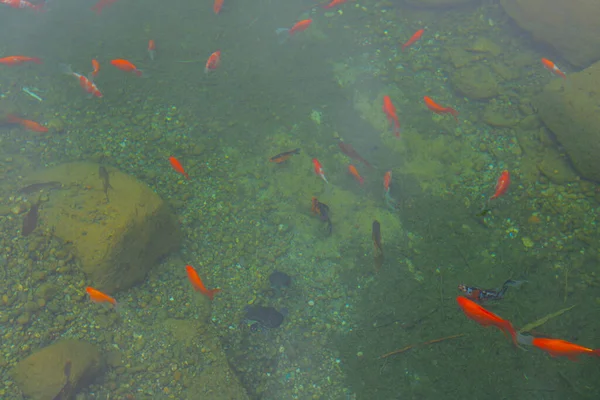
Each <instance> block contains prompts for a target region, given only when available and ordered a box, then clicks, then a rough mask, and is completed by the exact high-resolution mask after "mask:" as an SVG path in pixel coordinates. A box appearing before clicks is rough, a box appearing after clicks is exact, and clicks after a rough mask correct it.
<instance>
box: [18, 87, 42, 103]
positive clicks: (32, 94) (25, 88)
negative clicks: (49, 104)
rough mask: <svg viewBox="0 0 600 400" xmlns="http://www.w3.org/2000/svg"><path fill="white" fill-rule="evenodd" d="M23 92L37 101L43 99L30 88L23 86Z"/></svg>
mask: <svg viewBox="0 0 600 400" xmlns="http://www.w3.org/2000/svg"><path fill="white" fill-rule="evenodd" d="M21 90H23V93H27V94H28V95H30V96H31V97H33V98H34V99H36V100H37V101H39V102H42V101H44V99H42V98H41V97H40V96H38V95H37V93H34V92H33V91H32V90H31V89H29V88H28V87H23V89H21Z"/></svg>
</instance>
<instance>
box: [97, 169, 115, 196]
mask: <svg viewBox="0 0 600 400" xmlns="http://www.w3.org/2000/svg"><path fill="white" fill-rule="evenodd" d="M98 175H100V179H102V186H103V188H104V194H105V195H106V202H107V203H108V201H109V200H108V189H112V188H113V187H112V186H110V181H109V176H108V171H107V170H106V168H104V165H101V166H100V168H98Z"/></svg>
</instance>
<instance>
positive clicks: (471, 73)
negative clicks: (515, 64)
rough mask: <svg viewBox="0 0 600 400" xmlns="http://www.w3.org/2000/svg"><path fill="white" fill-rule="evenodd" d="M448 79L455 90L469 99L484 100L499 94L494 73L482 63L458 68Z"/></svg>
mask: <svg viewBox="0 0 600 400" xmlns="http://www.w3.org/2000/svg"><path fill="white" fill-rule="evenodd" d="M450 80H451V82H452V85H453V86H454V88H455V89H456V91H458V92H459V93H460V94H461V95H463V96H465V97H468V98H469V99H474V100H484V99H489V98H491V97H495V96H497V95H498V94H499V88H498V80H497V78H496V75H495V74H494V73H493V72H492V70H491V69H490V68H488V67H487V66H485V65H482V64H477V65H470V66H467V67H464V68H459V69H457V70H456V71H454V72H453V73H452V75H451V76H450Z"/></svg>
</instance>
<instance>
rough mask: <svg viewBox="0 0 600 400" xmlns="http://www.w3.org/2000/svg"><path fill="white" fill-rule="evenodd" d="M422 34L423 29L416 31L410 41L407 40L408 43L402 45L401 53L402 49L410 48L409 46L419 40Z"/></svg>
mask: <svg viewBox="0 0 600 400" xmlns="http://www.w3.org/2000/svg"><path fill="white" fill-rule="evenodd" d="M423 33H425V29H419V30H418V31H416V32H415V33H414V34H413V35H412V36H411V37H410V39H408V41H407V42H406V43H404V44H403V45H402V51H404V49H406V48H407V47H410V46H411V45H413V44H414V43H415V42H416V41H417V40H419V39H421V36H423Z"/></svg>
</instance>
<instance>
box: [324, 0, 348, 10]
mask: <svg viewBox="0 0 600 400" xmlns="http://www.w3.org/2000/svg"><path fill="white" fill-rule="evenodd" d="M347 1H348V0H331V1H330V2H329V3H328V4H325V5H324V6H323V8H325V9H329V8H334V7H337V6H341V5H342V4H344V3H345V2H347Z"/></svg>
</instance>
